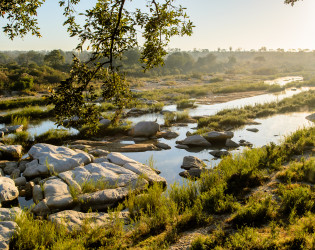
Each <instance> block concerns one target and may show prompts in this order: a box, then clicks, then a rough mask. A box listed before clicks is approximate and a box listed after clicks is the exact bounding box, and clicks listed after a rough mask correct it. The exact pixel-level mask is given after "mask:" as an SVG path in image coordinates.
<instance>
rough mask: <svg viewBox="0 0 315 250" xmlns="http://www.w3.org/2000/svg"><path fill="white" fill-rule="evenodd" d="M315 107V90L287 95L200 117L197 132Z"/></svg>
mask: <svg viewBox="0 0 315 250" xmlns="http://www.w3.org/2000/svg"><path fill="white" fill-rule="evenodd" d="M314 108H315V91H314V90H310V91H305V92H302V93H299V94H297V95H294V96H292V97H287V98H285V99H283V100H281V101H279V102H271V103H266V104H256V105H254V106H252V105H248V106H245V107H243V108H235V109H225V110H222V111H219V112H218V113H217V114H216V115H213V116H210V117H207V118H201V119H199V121H198V128H199V130H198V131H197V133H203V132H206V131H210V130H224V129H227V128H238V127H240V126H242V125H245V124H249V123H251V122H252V119H254V118H261V117H267V116H271V115H274V114H279V113H288V112H298V111H302V110H303V111H305V110H312V109H314Z"/></svg>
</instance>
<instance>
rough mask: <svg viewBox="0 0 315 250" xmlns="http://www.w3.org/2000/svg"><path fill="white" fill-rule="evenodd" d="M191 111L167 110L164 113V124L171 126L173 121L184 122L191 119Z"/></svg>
mask: <svg viewBox="0 0 315 250" xmlns="http://www.w3.org/2000/svg"><path fill="white" fill-rule="evenodd" d="M189 118H190V116H189V112H188V111H187V110H184V111H177V112H167V113H164V125H165V126H167V127H169V126H171V125H172V123H175V122H182V121H185V120H186V119H189Z"/></svg>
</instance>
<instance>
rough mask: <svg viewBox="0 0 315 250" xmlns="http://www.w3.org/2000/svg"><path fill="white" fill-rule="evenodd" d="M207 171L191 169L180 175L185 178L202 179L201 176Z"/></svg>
mask: <svg viewBox="0 0 315 250" xmlns="http://www.w3.org/2000/svg"><path fill="white" fill-rule="evenodd" d="M204 171H206V170H205V169H200V168H191V169H189V170H185V171H183V172H180V173H179V175H180V176H181V177H184V178H200V176H201V174H202V173H203V172H204Z"/></svg>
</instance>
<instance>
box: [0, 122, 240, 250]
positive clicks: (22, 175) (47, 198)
mask: <svg viewBox="0 0 315 250" xmlns="http://www.w3.org/2000/svg"><path fill="white" fill-rule="evenodd" d="M5 130H6V131H7V128H6V129H5ZM6 133H7V132H6ZM158 133H159V135H158ZM130 135H131V136H133V138H134V139H135V140H140V139H141V138H154V137H157V136H160V137H164V138H176V137H177V136H178V134H177V133H175V132H171V131H168V132H160V126H159V124H157V123H156V122H139V123H137V124H136V125H135V126H134V127H133V128H132V129H131V131H130ZM233 136H234V135H233V132H228V131H227V132H215V131H213V132H209V133H206V134H204V135H202V136H201V135H188V137H187V138H186V139H184V140H183V141H177V147H180V148H190V147H203V148H207V147H211V146H212V145H215V144H217V143H221V144H222V143H223V145H224V146H225V147H238V146H239V144H237V143H235V142H233V141H232V140H231V138H232V137H233ZM94 143H97V142H94ZM98 143H101V142H98ZM81 146H82V149H86V148H85V147H84V146H83V145H81ZM154 146H155V147H158V148H160V149H169V146H168V145H166V144H163V143H159V144H156V145H154ZM71 147H72V148H69V147H64V146H54V145H49V144H43V143H39V144H35V145H33V146H32V147H31V149H30V150H29V151H28V157H27V158H24V159H23V160H20V159H21V157H22V150H23V149H22V146H20V145H0V160H1V159H2V160H1V161H0V205H1V206H2V208H0V221H1V222H0V242H1V243H0V249H2V248H4V249H6V248H8V242H9V240H10V238H11V236H12V234H13V233H14V231H15V230H16V229H17V227H18V226H17V224H16V223H15V222H14V217H15V216H17V215H19V214H20V213H22V211H21V210H20V209H19V208H18V207H13V208H10V207H12V206H17V205H18V197H19V196H20V197H26V199H33V201H34V203H35V205H34V206H33V207H32V210H31V211H32V212H33V213H34V215H36V216H43V217H48V219H49V220H52V221H55V222H56V223H64V222H65V221H67V225H66V226H67V227H69V229H70V230H73V229H74V228H77V227H78V228H79V227H80V226H81V224H82V223H83V221H84V220H86V219H89V218H93V223H95V225H100V224H103V223H107V222H108V221H109V215H108V214H107V213H102V212H97V213H96V212H93V213H85V212H86V211H88V210H91V209H92V210H93V211H96V210H97V211H106V210H107V209H108V208H111V207H114V206H116V205H117V204H118V203H119V202H121V201H123V200H124V199H125V198H126V197H127V195H128V194H129V193H130V192H136V193H140V192H142V191H144V190H145V189H146V188H147V187H148V185H150V184H152V183H160V184H162V185H164V186H166V180H165V179H164V178H162V177H160V176H159V175H158V174H159V173H158V171H156V170H154V169H152V168H150V167H149V166H147V165H144V164H142V163H139V162H137V161H135V160H132V159H130V158H128V157H126V156H124V155H122V154H120V153H118V152H111V153H110V152H108V151H106V150H104V149H99V148H93V149H91V150H90V151H88V153H87V152H85V151H83V150H80V145H71ZM220 152H221V153H220ZM222 152H228V151H219V152H216V153H215V154H214V151H212V152H210V153H212V154H214V155H215V156H216V157H221V156H222V155H223V154H224V153H222ZM182 168H184V169H185V171H184V172H182V173H180V175H181V176H183V177H199V176H200V174H201V173H202V171H205V164H204V163H203V162H202V161H201V160H199V159H198V158H196V157H193V156H187V157H185V158H184V161H183V165H182ZM1 206H0V207H1ZM127 215H128V213H127V212H124V213H120V215H119V216H120V217H121V218H123V219H126V218H127V217H128V216H127ZM1 244H2V245H1Z"/></svg>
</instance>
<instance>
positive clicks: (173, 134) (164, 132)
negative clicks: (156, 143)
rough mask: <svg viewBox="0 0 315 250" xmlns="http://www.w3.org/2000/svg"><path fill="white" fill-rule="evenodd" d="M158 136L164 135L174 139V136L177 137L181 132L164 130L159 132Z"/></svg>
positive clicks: (165, 137) (166, 137)
mask: <svg viewBox="0 0 315 250" xmlns="http://www.w3.org/2000/svg"><path fill="white" fill-rule="evenodd" d="M158 136H159V137H162V138H164V139H174V138H177V137H178V136H179V133H177V132H173V131H163V132H161V133H159V135H158Z"/></svg>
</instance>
